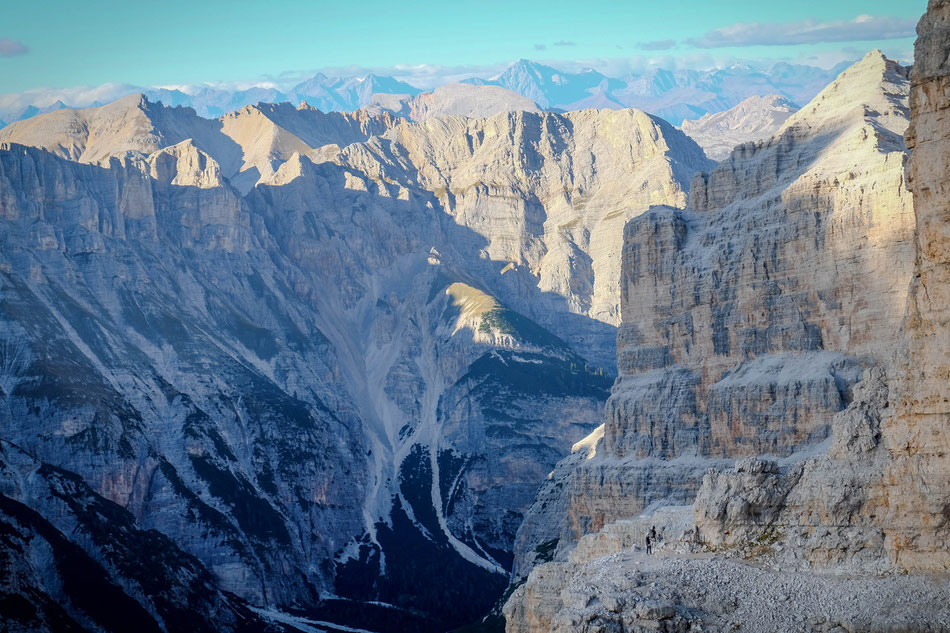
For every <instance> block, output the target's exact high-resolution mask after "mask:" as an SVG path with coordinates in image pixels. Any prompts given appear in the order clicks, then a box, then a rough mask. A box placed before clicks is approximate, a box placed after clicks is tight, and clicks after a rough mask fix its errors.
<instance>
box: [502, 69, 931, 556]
mask: <svg viewBox="0 0 950 633" xmlns="http://www.w3.org/2000/svg"><path fill="white" fill-rule="evenodd" d="M909 89H910V84H909V81H908V72H907V70H906V69H904V68H902V67H901V66H899V65H898V64H896V63H894V62H892V61H889V60H886V59H885V58H884V57H883V55H882V54H881V53H880V52H874V53H871V54H869V55H868V56H867V57H865V59H864V60H862V61H861V62H859V63H857V64H856V65H854V66H852V67H851V68H849V69H847V70H846V71H845V72H844V73H842V75H841V76H840V77H839V78H838V79H837V80H836V81H835V82H834V83H832V84H831V85H830V86H828V87H827V88H826V89H825V90H824V91H823V92H822V93H820V94H819V95H818V96H817V97H816V98H815V99H814V100H813V101H812V102H811V103H809V104H808V105H806V106H805V107H804V108H802V110H801V111H799V112H798V113H796V114H795V115H793V116H792V117H790V118H789V119H788V120H787V121H786V122H785V124H784V125H783V126H782V128H781V129H780V130H779V131H778V132H777V133H776V134H775V135H774V136H772V137H771V138H770V139H769V140H767V141H764V142H759V143H752V144H746V145H742V146H740V147H737V148H736V149H735V150H734V151H733V153H732V155H731V156H730V157H729V158H728V159H727V160H725V161H723V162H722V163H720V165H719V166H718V167H717V168H716V169H715V170H713V171H712V172H711V173H709V174H706V175H701V176H698V177H697V178H696V179H695V180H694V182H693V186H692V189H691V192H690V204H689V207H688V208H687V209H686V210H680V209H674V208H663V207H658V208H654V209H651V210H650V211H649V212H647V213H645V214H643V215H642V216H640V217H638V218H636V219H634V220H632V221H631V222H629V223H628V224H627V226H626V229H625V233H624V245H623V266H622V278H621V288H622V298H621V311H622V315H623V318H622V322H621V325H620V328H619V331H618V336H617V348H618V352H617V367H618V373H619V377H618V379H617V382H616V383H615V385H614V387H613V390H612V395H611V398H610V400H609V401H608V403H607V411H606V421H605V427H604V430H603V439H602V440H601V441H600V443H599V445H598V447H597V451H596V455H595V456H593V457H591V458H590V459H587V458H586V457H585V458H580V457H578V456H577V455H575V456H572V457H571V458H570V459H569V460H566V461H565V462H562V463H561V464H559V466H558V467H557V468H556V469H555V471H554V475H553V477H552V478H551V479H550V480H549V481H548V482H546V483H545V484H544V486H543V487H542V490H541V493H540V495H539V500H538V502H536V504H535V505H534V507H533V508H532V509H531V510H530V511H529V512H528V514H527V518H526V521H525V524H524V527H523V529H522V532H521V533H520V534H519V537H518V551H517V553H516V572H515V573H516V574H523V573H526V572H527V569H529V568H530V564H531V561H532V560H533V559H534V558H536V557H535V556H534V554H533V552H534V551H535V550H536V548H537V547H538V546H539V545H541V544H544V543H550V542H552V541H553V542H556V543H557V551H556V552H555V556H556V557H563V555H564V554H565V553H566V552H567V551H569V549H570V548H571V547H572V543H573V542H575V541H576V540H577V538H578V537H579V536H581V535H582V534H584V533H587V532H592V531H597V530H599V529H600V528H601V527H602V526H603V525H605V524H607V523H610V522H612V521H615V520H617V519H620V518H624V517H632V516H636V515H637V514H639V513H640V512H641V511H643V510H644V509H645V508H648V507H649V506H650V505H651V504H674V505H676V504H684V503H689V502H691V501H692V499H693V496H694V495H695V493H696V490H697V489H698V488H699V486H700V484H701V482H702V477H703V474H704V473H705V471H706V470H707V469H708V468H710V467H719V468H721V467H723V465H724V464H728V463H729V462H730V460H734V459H736V458H740V457H746V456H755V455H771V456H774V457H787V456H790V455H793V454H796V453H797V454H808V453H810V452H816V451H817V452H821V451H822V450H823V449H824V446H825V444H824V442H826V440H827V438H828V437H829V435H830V428H831V422H832V418H833V416H834V415H835V414H836V413H837V412H839V411H841V410H843V409H844V408H845V407H847V406H848V404H849V403H850V402H851V401H852V399H853V390H852V387H853V385H854V384H855V383H856V382H857V381H859V380H860V379H861V376H862V374H863V371H864V368H865V367H869V366H872V365H874V364H876V363H880V362H882V361H884V360H886V359H889V358H891V356H892V355H893V354H894V353H895V350H896V343H897V336H896V333H897V331H898V330H899V328H900V324H901V321H902V319H903V315H904V306H905V305H906V302H907V298H908V290H907V289H908V284H909V281H910V279H911V276H912V273H913V267H914V250H915V249H914V216H913V206H912V197H911V195H910V192H909V191H908V190H907V188H906V181H905V177H904V168H905V164H906V161H907V153H906V150H905V147H904V143H903V136H902V135H903V133H904V131H905V129H906V127H907V124H908V109H907V95H908V92H909ZM552 507H559V508H561V509H560V510H558V511H557V514H559V515H560V520H559V521H557V522H556V525H554V526H552V524H551V523H552V521H551V520H550V519H548V518H546V519H545V520H543V521H541V520H537V519H536V517H538V516H541V515H544V514H546V513H548V512H549V509H550V508H552ZM554 539H557V540H556V541H554Z"/></svg>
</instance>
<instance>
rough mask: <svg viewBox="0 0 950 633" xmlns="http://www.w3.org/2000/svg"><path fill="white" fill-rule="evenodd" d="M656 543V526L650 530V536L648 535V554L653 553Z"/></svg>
mask: <svg viewBox="0 0 950 633" xmlns="http://www.w3.org/2000/svg"><path fill="white" fill-rule="evenodd" d="M654 543H656V526H655V525H654V526H652V527H651V528H650V532H649V534H647V554H652V553H653V544H654Z"/></svg>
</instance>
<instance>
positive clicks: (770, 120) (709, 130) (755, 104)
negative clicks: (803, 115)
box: [680, 95, 798, 160]
mask: <svg viewBox="0 0 950 633" xmlns="http://www.w3.org/2000/svg"><path fill="white" fill-rule="evenodd" d="M797 111H798V106H797V105H795V104H794V103H792V102H791V101H789V100H788V99H786V98H785V97H782V96H779V95H768V96H763V97H760V96H752V97H749V98H748V99H746V100H744V101H742V102H741V103H739V104H737V105H735V106H733V107H731V108H729V109H728V110H723V111H722V112H716V113H712V114H704V115H703V116H702V117H700V118H699V119H696V120H694V121H683V124H682V125H681V126H680V127H681V129H682V130H683V131H684V132H686V134H687V135H689V137H690V138H691V139H693V140H694V141H696V142H697V143H699V145H700V147H702V148H703V151H705V152H706V155H707V156H709V158H711V159H713V160H723V159H726V158H728V157H729V154H731V153H732V150H733V148H734V147H735V146H736V145H742V144H743V143H749V142H754V141H760V140H764V139H767V138H769V137H771V136H772V135H773V134H774V133H775V132H777V131H778V130H779V128H781V127H782V124H784V123H785V121H787V120H788V118H789V117H790V116H792V115H793V114H795V112H797Z"/></svg>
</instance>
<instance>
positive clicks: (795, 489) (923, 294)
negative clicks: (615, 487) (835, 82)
mask: <svg viewBox="0 0 950 633" xmlns="http://www.w3.org/2000/svg"><path fill="white" fill-rule="evenodd" d="M918 33H919V38H918V40H917V44H916V48H915V51H916V53H915V62H914V68H913V72H912V74H911V93H910V107H911V125H910V127H909V128H908V130H907V145H908V148H909V149H910V150H911V152H912V153H911V157H910V161H909V164H908V168H907V175H908V182H909V187H910V189H911V191H912V192H913V194H914V211H915V215H916V226H917V233H916V252H917V258H916V261H915V265H914V275H913V278H912V281H911V283H910V286H909V288H910V290H909V294H908V301H907V309H906V318H905V320H904V323H903V328H902V331H901V332H900V334H899V337H900V340H901V345H900V348H899V349H898V350H897V353H896V354H895V357H894V359H893V360H892V359H882V361H883V362H882V363H881V365H882V368H880V369H875V370H873V371H871V372H869V373H868V374H867V375H866V377H865V381H864V382H863V383H862V384H861V385H860V389H859V390H858V393H857V397H856V398H855V401H854V402H853V403H852V404H851V406H849V407H848V409H847V410H846V411H844V412H842V413H841V414H839V415H838V416H837V417H836V418H835V421H834V442H833V444H832V446H831V448H830V450H829V451H828V453H827V455H825V456H822V457H819V458H815V459H812V460H809V461H807V462H805V463H804V464H802V465H801V466H800V467H798V468H796V469H792V470H791V471H789V472H780V471H779V470H778V469H775V468H767V467H766V468H764V470H765V471H766V472H767V473H768V474H765V475H760V474H757V472H762V471H763V467H762V466H759V467H758V468H757V469H756V468H749V467H748V466H749V465H745V467H744V468H737V469H736V470H735V471H733V472H727V473H711V474H709V475H707V477H706V479H705V481H704V484H703V488H702V490H701V491H700V494H699V496H698V498H697V501H696V522H697V524H698V525H699V527H700V528H701V530H702V532H703V536H704V538H705V539H706V540H707V541H709V542H710V543H712V544H715V545H727V546H739V545H742V544H744V543H748V542H753V541H754V540H755V539H757V538H760V537H761V536H762V535H763V534H765V533H766V531H769V532H770V533H772V534H776V535H781V538H780V541H781V542H782V544H783V545H784V546H785V551H784V555H785V556H786V557H793V558H803V559H805V560H807V561H809V562H810V563H813V564H822V565H828V564H835V565H842V564H844V565H848V566H851V567H872V568H887V567H891V566H894V567H897V568H900V569H903V570H909V571H928V572H937V571H946V570H947V569H950V545H948V537H950V484H948V481H950V457H948V449H950V435H948V434H950V400H948V398H950V186H948V183H947V176H946V175H947V171H948V169H950V66H948V63H947V59H948V53H950V3H947V2H931V3H930V7H929V9H928V12H927V14H926V15H925V16H924V18H923V19H922V20H921V22H920V25H919V26H918ZM885 368H886V369H885Z"/></svg>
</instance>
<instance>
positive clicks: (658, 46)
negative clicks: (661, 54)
mask: <svg viewBox="0 0 950 633" xmlns="http://www.w3.org/2000/svg"><path fill="white" fill-rule="evenodd" d="M638 46H639V47H640V48H642V49H643V50H645V51H667V50H669V49H671V48H673V47H674V46H676V40H655V41H652V42H640V43H639V44H638Z"/></svg>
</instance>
